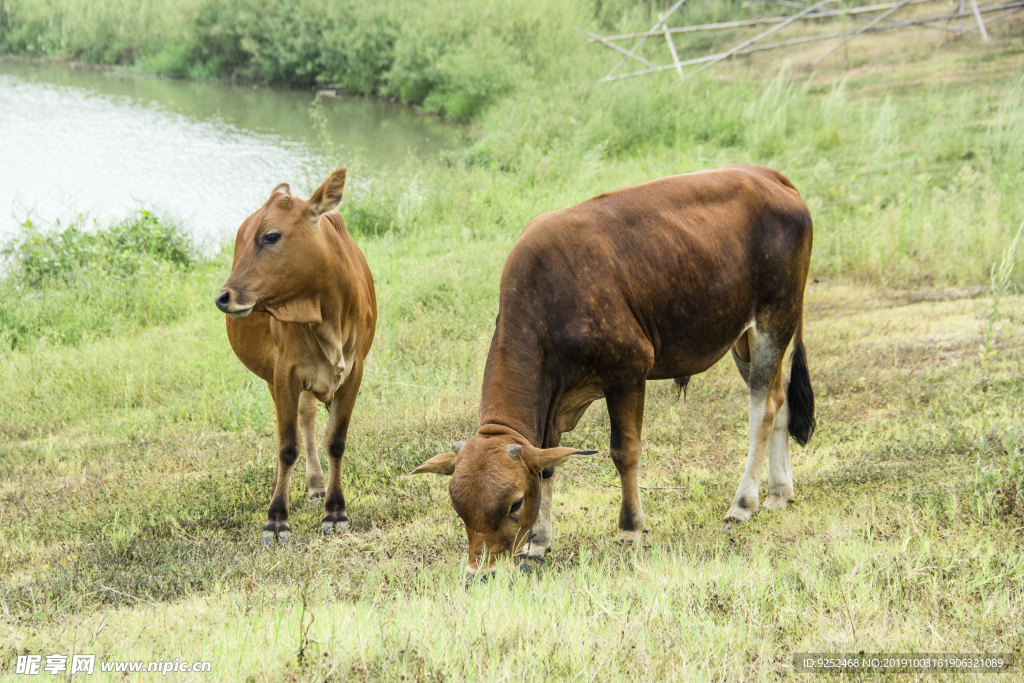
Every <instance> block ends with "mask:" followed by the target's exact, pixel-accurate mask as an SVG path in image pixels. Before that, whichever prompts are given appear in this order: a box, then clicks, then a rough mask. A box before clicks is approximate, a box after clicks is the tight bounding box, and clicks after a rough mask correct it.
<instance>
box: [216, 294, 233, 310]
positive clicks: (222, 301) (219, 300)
mask: <svg viewBox="0 0 1024 683" xmlns="http://www.w3.org/2000/svg"><path fill="white" fill-rule="evenodd" d="M213 301H214V303H216V304H217V308H219V309H220V310H221V311H223V312H224V313H227V312H228V304H229V303H231V292H229V291H228V290H226V289H224V290H221V292H220V294H218V295H217V297H216V298H215V299H214V300H213Z"/></svg>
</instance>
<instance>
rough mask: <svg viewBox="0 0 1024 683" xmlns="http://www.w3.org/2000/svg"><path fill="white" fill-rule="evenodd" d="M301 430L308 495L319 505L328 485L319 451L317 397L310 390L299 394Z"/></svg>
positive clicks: (314, 503)
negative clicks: (325, 480)
mask: <svg viewBox="0 0 1024 683" xmlns="http://www.w3.org/2000/svg"><path fill="white" fill-rule="evenodd" d="M299 430H300V431H301V432H302V440H303V442H304V443H305V446H306V495H307V496H309V500H310V502H311V503H312V504H313V505H319V504H320V501H322V500H323V497H324V495H325V494H326V493H327V486H326V484H325V483H324V471H323V469H322V468H321V467H320V455H319V454H318V453H317V439H316V397H315V396H314V395H313V394H312V393H310V392H308V391H303V392H302V394H301V395H300V396H299Z"/></svg>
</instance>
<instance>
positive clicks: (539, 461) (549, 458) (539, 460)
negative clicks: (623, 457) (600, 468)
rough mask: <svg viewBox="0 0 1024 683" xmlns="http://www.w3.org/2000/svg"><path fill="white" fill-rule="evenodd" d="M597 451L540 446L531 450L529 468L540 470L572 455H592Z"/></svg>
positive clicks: (559, 462)
mask: <svg viewBox="0 0 1024 683" xmlns="http://www.w3.org/2000/svg"><path fill="white" fill-rule="evenodd" d="M595 453H597V451H579V450H576V449H575V448H563V447H559V448H542V449H537V450H535V451H534V452H533V454H532V457H531V458H530V461H529V462H530V469H531V470H536V471H537V472H540V471H541V470H543V469H547V468H548V467H553V466H556V465H561V464H562V463H563V462H565V461H566V460H567V459H568V458H569V457H570V456H573V455H594V454H595Z"/></svg>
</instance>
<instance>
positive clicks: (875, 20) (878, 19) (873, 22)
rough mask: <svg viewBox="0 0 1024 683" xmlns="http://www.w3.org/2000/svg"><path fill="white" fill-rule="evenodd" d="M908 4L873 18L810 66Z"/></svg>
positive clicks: (901, 4) (906, 0)
mask: <svg viewBox="0 0 1024 683" xmlns="http://www.w3.org/2000/svg"><path fill="white" fill-rule="evenodd" d="M908 2H910V0H903V2H901V3H900V4H898V5H896V6H895V7H893V8H892V9H890V10H886V12H885V14H883V15H881V16H878V17H875V18H874V19H872V20H871V23H869V24H867V25H866V26H864V27H863V28H861V29H860V30H859V31H857V32H856V33H854V34H853V35H852V36H849V37H848V38H847V39H846V40H843V41H841V42H839V43H836V45H835V47H833V48H832V49H831V50H829V51H828V52H826V53H825V54H823V55H821V56H820V57H818V58H817V59H815V60H814V61H813V62H811V66H814V65H816V64H817V63H818V62H820V61H821V60H823V59H825V57H828V56H829V55H830V54H832V53H833V52H835V51H836V50H838V49H839V48H841V47H842V46H843V45H846V44H847V43H848V42H850V41H851V40H853V39H854V38H856V37H857V36H859V35H860V34H862V33H864V32H865V31H867V30H868V29H869V28H871V27H872V26H874V25H875V24H877V23H878V22H880V21H881V20H882V19H885V18H886V17H887V16H889V15H890V14H892V13H893V12H895V11H896V10H898V9H901V8H902V7H903V6H904V5H906V4H907V3H908Z"/></svg>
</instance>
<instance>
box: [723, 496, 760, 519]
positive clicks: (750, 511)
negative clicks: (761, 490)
mask: <svg viewBox="0 0 1024 683" xmlns="http://www.w3.org/2000/svg"><path fill="white" fill-rule="evenodd" d="M755 512H757V500H756V499H755V500H754V502H753V503H750V502H749V501H748V500H747V499H745V498H739V499H737V500H735V501H733V504H732V507H730V508H729V512H728V513H726V515H725V523H726V524H728V523H730V522H734V523H739V522H749V521H750V518H751V517H753V516H754V513H755Z"/></svg>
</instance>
